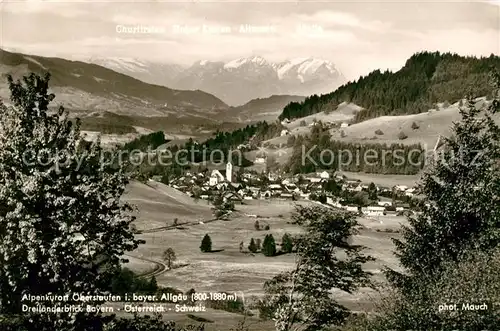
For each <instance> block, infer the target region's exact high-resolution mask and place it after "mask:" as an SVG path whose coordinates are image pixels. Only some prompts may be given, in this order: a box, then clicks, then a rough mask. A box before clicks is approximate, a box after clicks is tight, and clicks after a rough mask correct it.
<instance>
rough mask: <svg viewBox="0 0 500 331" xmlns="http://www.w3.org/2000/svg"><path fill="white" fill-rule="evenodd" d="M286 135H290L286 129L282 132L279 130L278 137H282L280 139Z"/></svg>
mask: <svg viewBox="0 0 500 331" xmlns="http://www.w3.org/2000/svg"><path fill="white" fill-rule="evenodd" d="M288 134H290V131H288V130H287V129H283V130H281V134H280V136H282V137H283V136H286V135H288Z"/></svg>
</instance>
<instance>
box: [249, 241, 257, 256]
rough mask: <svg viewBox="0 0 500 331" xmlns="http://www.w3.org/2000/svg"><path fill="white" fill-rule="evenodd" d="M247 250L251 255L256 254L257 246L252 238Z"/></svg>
mask: <svg viewBox="0 0 500 331" xmlns="http://www.w3.org/2000/svg"><path fill="white" fill-rule="evenodd" d="M248 250H249V251H250V252H252V253H256V252H257V245H256V244H255V240H254V239H253V238H252V239H250V244H249V245H248Z"/></svg>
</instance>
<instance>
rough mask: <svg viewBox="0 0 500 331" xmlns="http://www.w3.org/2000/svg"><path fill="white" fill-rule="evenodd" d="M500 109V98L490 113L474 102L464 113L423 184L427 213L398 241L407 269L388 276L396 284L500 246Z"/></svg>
mask: <svg viewBox="0 0 500 331" xmlns="http://www.w3.org/2000/svg"><path fill="white" fill-rule="evenodd" d="M498 109H499V102H498V100H497V102H494V103H493V104H492V105H491V106H490V107H488V109H486V110H485V109H481V108H479V107H476V106H475V102H474V101H473V100H472V98H469V101H468V105H467V107H465V108H462V109H461V110H460V114H461V116H462V119H461V121H459V122H456V123H454V125H453V127H452V136H451V137H449V138H445V140H444V142H445V143H444V145H443V148H442V149H441V150H440V152H439V155H438V156H437V157H436V158H435V159H434V162H433V164H432V165H431V167H430V168H429V169H428V170H427V171H426V172H425V174H424V176H423V177H422V180H421V183H420V184H419V188H418V190H419V193H420V194H422V196H423V202H422V203H421V204H420V205H419V207H420V209H421V211H422V213H421V214H419V215H417V216H412V217H410V218H409V225H408V226H404V227H403V230H402V240H395V244H396V254H397V256H398V258H399V260H400V262H401V264H402V266H403V267H404V268H405V269H406V272H405V275H403V274H401V273H395V272H389V275H391V276H392V277H391V279H393V281H394V282H395V284H396V285H398V286H404V287H407V288H408V289H409V288H411V287H412V285H411V283H412V280H414V279H418V278H421V277H423V276H426V275H434V276H436V277H439V276H438V275H439V271H440V268H441V264H442V262H443V261H447V260H452V261H456V260H457V259H458V258H459V257H460V255H461V254H463V253H464V252H465V251H466V250H468V249H471V248H476V249H484V250H486V249H490V248H492V247H496V246H497V245H498V244H499V243H500V196H499V194H498V192H500V161H499V160H500V128H499V126H498V125H497V124H496V123H495V121H494V119H493V118H492V116H493V114H494V113H496V112H498ZM405 283H406V285H404V284H405Z"/></svg>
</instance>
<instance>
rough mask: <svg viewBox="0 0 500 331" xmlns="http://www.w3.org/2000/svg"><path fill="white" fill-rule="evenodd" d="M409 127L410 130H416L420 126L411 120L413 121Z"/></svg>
mask: <svg viewBox="0 0 500 331" xmlns="http://www.w3.org/2000/svg"><path fill="white" fill-rule="evenodd" d="M411 128H412V130H418V129H419V128H420V126H418V124H417V123H416V122H413V123H411Z"/></svg>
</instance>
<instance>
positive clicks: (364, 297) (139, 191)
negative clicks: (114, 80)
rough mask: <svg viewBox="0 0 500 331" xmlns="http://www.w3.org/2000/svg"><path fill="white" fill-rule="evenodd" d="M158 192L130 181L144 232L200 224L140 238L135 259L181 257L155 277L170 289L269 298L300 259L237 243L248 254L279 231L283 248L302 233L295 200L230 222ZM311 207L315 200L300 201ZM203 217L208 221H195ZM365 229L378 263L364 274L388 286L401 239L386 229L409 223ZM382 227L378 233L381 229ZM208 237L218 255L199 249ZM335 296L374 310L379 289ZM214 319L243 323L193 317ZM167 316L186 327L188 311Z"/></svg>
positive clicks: (261, 204)
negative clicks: (269, 290)
mask: <svg viewBox="0 0 500 331" xmlns="http://www.w3.org/2000/svg"><path fill="white" fill-rule="evenodd" d="M152 186H153V187H151V186H148V185H144V184H140V183H136V182H134V183H132V184H131V186H130V187H129V189H128V193H127V195H126V197H125V199H126V200H127V201H129V202H132V203H134V204H135V205H136V206H137V207H138V209H139V212H138V214H137V215H138V220H137V221H136V223H137V227H138V228H139V229H150V228H156V227H161V226H164V225H165V223H166V222H167V223H168V222H172V220H173V218H175V217H177V218H179V222H180V223H182V222H184V221H190V222H194V224H193V223H192V224H190V225H185V226H179V227H178V228H174V229H171V230H165V231H159V232H154V233H142V234H138V236H139V237H140V238H141V239H144V240H145V241H146V244H144V245H141V246H140V247H139V248H138V249H137V250H136V251H134V252H131V255H133V256H136V257H137V258H139V259H140V258H141V257H143V258H147V259H150V260H153V261H161V256H162V253H163V251H164V250H165V249H166V248H168V247H172V248H173V249H174V250H175V252H176V255H177V259H178V260H177V262H176V264H177V266H178V267H176V268H174V269H172V270H169V271H166V272H164V273H162V274H160V275H158V276H157V281H158V284H160V285H163V286H171V287H175V288H178V289H180V290H182V291H187V290H189V289H191V288H194V289H195V290H196V291H197V292H216V291H227V292H233V293H237V294H238V296H240V297H244V299H245V301H247V302H248V300H250V298H251V297H252V296H257V297H258V296H260V295H262V294H263V290H262V286H263V283H264V282H265V281H266V280H268V279H270V278H271V277H273V276H274V275H276V274H278V273H280V272H282V271H285V270H289V269H291V268H293V266H294V256H293V255H292V254H285V255H279V256H276V257H265V256H263V255H262V254H260V253H257V254H251V253H245V252H243V253H242V252H239V243H240V242H242V241H243V242H244V247H245V250H247V249H246V247H247V246H248V244H249V242H250V239H251V238H255V239H256V238H260V239H263V238H264V236H265V235H266V234H268V233H271V234H273V236H274V237H275V239H276V242H277V243H280V242H281V237H282V235H283V234H284V233H285V232H288V233H292V234H293V233H298V232H300V231H301V229H300V228H299V227H297V226H295V225H292V224H289V221H290V218H291V215H292V213H293V211H294V203H293V202H291V201H284V200H273V201H265V200H254V201H247V203H248V204H245V205H237V206H236V212H234V213H233V214H232V216H231V217H230V220H228V221H222V220H217V221H211V222H206V221H207V220H210V219H211V211H210V208H209V206H208V205H206V202H204V201H198V202H197V203H195V202H194V201H193V200H192V199H191V198H190V197H188V196H187V195H185V194H183V193H180V192H178V191H177V190H175V189H172V188H170V187H168V186H165V185H161V184H157V183H154V184H152ZM298 203H299V204H302V205H306V204H311V203H312V202H298ZM200 219H203V220H205V222H203V224H196V222H197V221H198V220H200ZM255 220H259V223H260V224H261V226H262V227H263V226H265V225H266V224H268V225H269V226H270V230H268V231H265V230H260V231H257V230H255V228H254V222H255ZM359 221H360V223H361V224H362V225H363V229H362V230H361V232H360V234H359V235H358V236H356V237H355V238H354V243H357V244H362V245H364V246H366V247H367V251H366V252H367V253H368V254H370V255H372V256H374V257H375V258H376V259H377V261H375V262H373V263H370V264H367V265H366V269H367V270H369V271H371V272H373V273H374V279H375V280H377V281H382V280H383V277H382V275H381V274H380V270H381V267H382V266H384V265H386V266H391V267H394V268H396V267H397V262H396V260H395V258H394V256H393V254H392V250H393V244H392V242H391V240H390V238H391V237H396V236H399V234H398V233H389V232H386V229H397V228H398V227H399V223H401V222H404V221H405V219H404V218H401V217H390V216H387V217H386V216H384V217H379V218H376V219H365V218H360V219H359ZM377 229H378V231H377ZM206 233H208V234H209V235H210V237H211V238H212V243H213V250H214V252H212V253H202V252H201V251H200V249H199V246H200V242H201V239H202V237H203V236H204V235H205V234H206ZM129 267H131V268H132V269H134V270H136V271H139V272H144V270H146V269H147V268H148V267H149V268H151V267H152V266H151V265H141V263H140V262H138V261H136V260H134V261H131V263H130V265H129ZM335 295H336V296H337V297H338V298H339V301H341V302H342V303H343V304H345V305H346V306H348V307H349V308H351V309H353V310H370V309H371V306H372V303H371V300H372V299H373V297H375V296H376V292H374V291H373V290H370V289H362V290H361V291H360V292H359V293H356V294H355V295H349V294H346V293H341V292H336V293H335ZM195 315H196V316H202V317H205V318H207V319H210V320H213V321H216V322H215V323H213V324H212V323H209V324H207V327H208V329H207V330H229V328H230V327H231V326H233V325H235V324H236V323H237V321H238V320H239V319H241V316H240V315H238V314H233V313H228V312H223V311H210V312H208V311H207V312H205V313H199V314H197V313H196V314H195ZM165 318H166V319H173V320H178V321H179V322H185V321H186V322H187V321H188V320H189V318H188V317H186V315H185V314H184V313H175V312H171V313H168V314H165ZM250 320H251V321H252V323H257V324H255V329H252V330H260V331H266V330H272V329H273V328H272V323H270V322H266V323H261V322H260V321H258V320H257V319H256V317H252V318H250Z"/></svg>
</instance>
